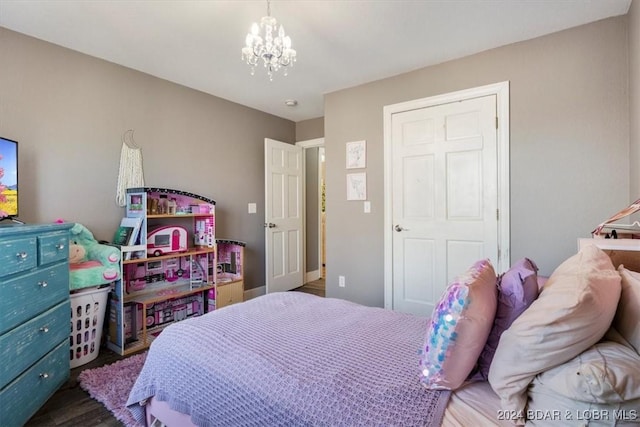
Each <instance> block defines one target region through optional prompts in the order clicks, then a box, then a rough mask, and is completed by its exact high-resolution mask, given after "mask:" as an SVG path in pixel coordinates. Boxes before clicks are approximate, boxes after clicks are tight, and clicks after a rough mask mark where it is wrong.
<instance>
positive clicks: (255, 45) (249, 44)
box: [242, 0, 296, 80]
mask: <svg viewBox="0 0 640 427" xmlns="http://www.w3.org/2000/svg"><path fill="white" fill-rule="evenodd" d="M242 60H243V61H246V63H247V64H248V65H250V66H251V75H254V74H255V67H256V66H257V65H258V64H259V63H260V60H262V62H263V64H264V67H265V68H266V69H267V74H268V75H269V80H273V73H275V72H277V71H278V70H279V69H280V68H283V69H284V75H285V76H286V75H287V70H288V67H293V63H294V62H296V51H295V50H294V49H291V38H290V37H289V36H286V35H285V34H284V28H283V27H282V25H278V21H276V19H275V18H273V17H272V16H271V2H270V0H267V16H263V17H262V19H261V20H260V24H258V23H256V22H254V23H253V25H252V26H251V32H250V33H249V34H247V38H246V44H245V47H243V48H242Z"/></svg>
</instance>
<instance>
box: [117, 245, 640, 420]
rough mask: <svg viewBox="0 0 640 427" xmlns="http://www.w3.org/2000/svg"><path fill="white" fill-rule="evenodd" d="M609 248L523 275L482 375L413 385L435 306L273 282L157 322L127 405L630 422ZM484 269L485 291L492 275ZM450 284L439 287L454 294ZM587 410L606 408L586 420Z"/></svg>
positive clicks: (627, 317) (155, 409) (166, 416)
mask: <svg viewBox="0 0 640 427" xmlns="http://www.w3.org/2000/svg"><path fill="white" fill-rule="evenodd" d="M638 246H639V248H640V245H638ZM614 255H615V254H609V255H607V254H606V253H605V252H604V251H602V250H601V249H598V248H597V247H596V246H594V245H585V247H583V248H581V249H580V251H579V252H578V253H577V254H576V255H574V256H572V257H571V258H569V259H568V260H566V261H565V262H564V263H562V264H561V265H560V266H559V267H558V268H557V269H556V271H554V273H553V274H552V275H551V277H549V278H548V280H539V278H537V277H536V276H535V275H533V277H534V280H535V282H534V285H533V286H534V287H535V289H536V293H535V299H532V301H529V305H528V306H527V308H523V309H522V310H523V311H522V312H521V313H519V317H517V318H515V319H512V320H511V322H512V323H510V324H509V325H502V326H503V328H504V330H503V332H502V334H501V336H498V338H499V344H498V346H497V349H495V358H494V359H493V362H491V363H490V370H489V373H488V380H489V381H487V380H486V379H485V380H478V378H473V377H472V376H467V375H468V374H469V372H470V371H465V372H464V373H463V376H462V377H461V378H462V381H461V384H460V385H454V386H451V387H449V390H446V388H447V387H442V388H445V389H438V387H437V384H436V387H433V385H434V384H432V383H429V384H427V382H425V378H423V377H421V375H424V369H423V368H424V366H425V365H424V363H423V362H424V360H425V359H424V357H425V352H423V349H424V348H425V345H426V344H425V343H427V342H429V340H430V339H431V338H433V337H434V336H435V334H434V333H433V331H430V328H432V327H433V325H434V324H437V322H436V321H435V320H434V319H435V318H437V316H436V315H435V314H434V315H432V316H431V318H426V317H419V316H413V315H409V314H402V313H398V312H393V311H390V310H384V309H381V308H374V307H365V306H362V305H358V304H355V303H352V302H349V301H345V300H339V299H332V298H321V297H316V296H313V295H309V294H303V293H299V292H282V293H274V294H268V295H264V296H261V297H258V298H255V299H253V300H249V301H246V302H244V303H241V304H236V305H232V306H228V307H225V308H222V309H219V310H216V311H214V312H212V313H208V314H206V315H204V316H200V317H197V318H192V319H188V320H184V321H182V322H179V323H176V324H173V325H171V326H169V327H167V328H166V329H165V330H164V331H163V332H162V334H160V336H159V337H158V338H157V339H156V340H155V341H154V342H153V344H152V346H151V348H150V350H149V353H148V355H147V359H146V362H145V365H144V367H143V369H142V371H141V373H140V376H139V377H138V379H137V381H136V383H135V385H134V387H133V389H132V390H131V393H130V395H129V399H128V402H127V407H128V408H129V409H130V411H131V413H132V414H133V416H134V418H135V419H136V420H137V421H138V422H139V423H140V424H142V425H147V426H159V425H165V426H168V427H187V426H201V427H207V426H223V425H224V426H263V425H265V426H266V425H268V426H429V427H430V426H440V425H442V426H444V427H454V426H465V427H466V426H470V425H482V426H511V425H513V423H514V422H519V423H524V422H525V421H526V423H527V426H529V425H531V426H561V425H562V426H564V425H589V426H592V425H593V426H595V425H598V426H613V425H616V426H619V425H627V424H629V425H632V424H633V425H638V424H640V353H639V349H640V328H639V327H638V325H640V273H636V272H633V271H630V270H626V269H625V268H624V265H620V266H619V267H617V268H616V267H615V266H614V265H613V263H612V261H611V259H612V258H615V256H614ZM483 263H484V264H482V263H477V264H482V265H485V266H486V265H487V262H484V261H483ZM616 264H617V263H616ZM516 265H518V263H516ZM529 265H530V266H531V265H533V266H534V264H532V263H531V264H529ZM476 267H477V265H474V267H472V268H471V269H470V271H472V270H474V269H475V268H476ZM535 269H536V268H534V269H533V270H535ZM522 271H523V270H518V269H517V268H515V266H512V268H511V269H510V270H509V271H508V272H506V273H505V274H504V275H501V277H502V282H501V285H502V288H501V289H502V290H501V293H504V289H505V277H508V276H509V275H510V273H512V272H513V273H514V274H513V276H514V277H517V278H522V277H523V276H522ZM485 272H488V275H489V276H492V275H493V280H494V282H493V283H494V285H491V286H487V287H486V288H487V289H492V288H493V287H495V283H496V281H495V280H496V278H495V273H494V272H493V270H492V269H488V270H485ZM463 277H466V276H465V275H463ZM476 279H477V277H476V278H475V279H474V280H476ZM456 280H458V279H456ZM519 280H520V279H518V282H519ZM539 283H544V286H543V287H542V292H540V295H539V296H538V294H537V290H538V288H539ZM454 284H456V281H454V282H453V283H452V284H450V285H449V286H448V290H449V289H453V290H456V291H459V289H456V287H455V286H452V285H454ZM458 284H459V283H458ZM522 284H523V285H524V284H525V281H524V280H523V281H522ZM470 289H476V290H477V289H480V288H475V287H472V288H470ZM492 292H494V294H493V295H494V296H493V298H496V296H495V292H496V291H495V290H492ZM467 296H469V298H466V299H467V300H470V301H474V300H475V301H477V300H478V298H477V295H474V294H472V293H469V294H468V295H467ZM496 299H497V300H498V303H497V305H498V306H500V303H499V301H500V296H499V295H498V297H497V298H496ZM443 301H444V302H446V301H447V298H446V293H445V295H443V298H441V301H440V303H442V302H443ZM440 303H439V305H438V306H437V307H436V309H435V310H434V313H436V312H438V311H439V309H440ZM485 305H486V304H485V303H483V304H480V306H483V307H484V306H485ZM471 306H473V304H471ZM616 310H617V311H618V312H617V314H616ZM614 316H615V318H614ZM460 318H461V319H462V318H464V319H465V320H472V319H473V317H472V316H471V315H470V314H469V313H468V312H464V313H463V315H462V316H461V317H460ZM497 318H498V316H497V315H496V316H495V319H496V320H497ZM486 320H487V319H484V320H482V322H483V323H486ZM489 320H490V324H489V326H488V328H489V330H491V332H493V329H494V328H495V326H496V324H494V319H493V318H491V319H489ZM476 323H477V322H476V321H475V320H474V323H473V325H472V326H473V327H474V328H472V329H470V330H472V331H477V328H476V326H477V325H476ZM495 323H497V321H496V322H495ZM616 330H620V333H618V332H617V331H616ZM440 332H442V331H440ZM457 332H462V331H461V330H459V329H458V330H456V333H457ZM440 335H442V334H440ZM440 335H438V336H440ZM476 335H477V336H476ZM480 335H482V334H475V333H474V334H472V336H470V337H467V338H464V337H463V336H462V333H461V334H460V335H458V336H457V337H456V339H454V340H452V341H451V342H456V345H458V349H457V350H455V351H454V350H452V349H451V348H449V350H448V351H446V355H447V357H446V358H445V359H448V360H456V355H461V356H465V354H466V353H467V351H468V349H469V348H470V347H469V346H468V344H469V342H468V341H465V340H469V339H470V340H472V341H477V342H480V343H481V344H482V345H485V343H488V342H489V339H488V337H489V335H490V334H489V331H487V334H486V335H484V336H480ZM425 336H426V337H427V340H425ZM485 348H486V345H485ZM481 350H482V354H480V352H478V354H477V355H475V356H473V357H474V363H475V360H476V359H477V360H478V362H477V364H476V366H480V365H481V363H480V362H481V360H482V356H483V355H484V349H481ZM426 353H429V351H427V352H426ZM431 353H433V354H437V352H435V351H431ZM442 354H445V353H442ZM478 355H479V356H478ZM603 367H604V368H603ZM455 368H457V365H456V367H455ZM447 369H448V370H449V372H448V373H449V374H457V372H454V371H455V369H451V367H449V368H447ZM576 374H578V375H576ZM432 378H437V376H432ZM430 386H431V387H430ZM450 390H453V391H450ZM518 405H519V406H518ZM594 415H598V416H600V417H604V415H606V417H607V418H606V419H603V418H600V419H588V417H591V418H593V416H594ZM549 416H550V417H551V418H549ZM581 417H582V418H581ZM585 417H587V418H585ZM576 423H577V424H576Z"/></svg>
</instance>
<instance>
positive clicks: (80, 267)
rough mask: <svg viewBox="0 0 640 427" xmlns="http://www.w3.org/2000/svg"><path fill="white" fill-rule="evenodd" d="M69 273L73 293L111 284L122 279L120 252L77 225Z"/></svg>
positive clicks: (70, 256) (70, 237)
mask: <svg viewBox="0 0 640 427" xmlns="http://www.w3.org/2000/svg"><path fill="white" fill-rule="evenodd" d="M69 270H70V271H69V288H70V289H71V290H77V289H82V288H87V287H92V286H99V285H104V284H107V283H111V282H113V281H114V280H118V278H119V277H120V249H118V248H117V247H115V246H111V245H105V244H102V243H99V242H98V241H97V240H96V239H95V238H94V237H93V234H92V233H91V231H89V229H88V228H87V227H85V226H84V225H82V224H79V223H76V224H74V226H73V227H72V228H71V230H70V236H69Z"/></svg>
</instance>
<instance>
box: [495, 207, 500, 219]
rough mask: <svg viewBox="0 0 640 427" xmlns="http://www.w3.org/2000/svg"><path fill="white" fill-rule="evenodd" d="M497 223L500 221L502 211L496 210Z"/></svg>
mask: <svg viewBox="0 0 640 427" xmlns="http://www.w3.org/2000/svg"><path fill="white" fill-rule="evenodd" d="M496 221H500V209H496Z"/></svg>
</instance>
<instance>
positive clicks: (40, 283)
mask: <svg viewBox="0 0 640 427" xmlns="http://www.w3.org/2000/svg"><path fill="white" fill-rule="evenodd" d="M38 286H40V287H41V288H46V287H47V286H49V284H48V283H47V282H46V281H45V280H43V281H42V282H38Z"/></svg>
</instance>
